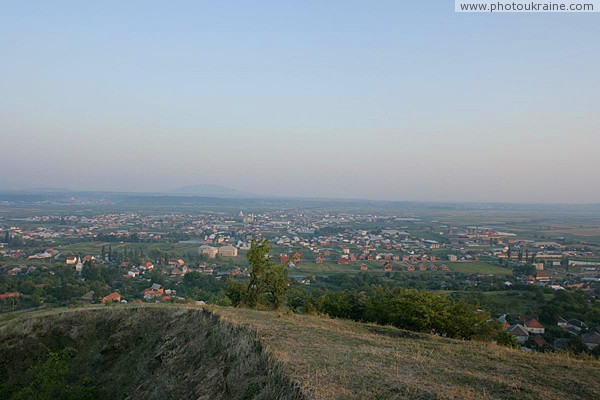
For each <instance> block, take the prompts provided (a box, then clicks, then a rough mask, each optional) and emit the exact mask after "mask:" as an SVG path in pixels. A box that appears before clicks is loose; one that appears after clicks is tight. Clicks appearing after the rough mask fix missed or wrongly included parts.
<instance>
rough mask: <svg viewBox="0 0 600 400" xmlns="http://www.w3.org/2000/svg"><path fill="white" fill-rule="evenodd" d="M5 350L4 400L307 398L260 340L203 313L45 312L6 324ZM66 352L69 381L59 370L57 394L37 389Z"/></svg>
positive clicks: (0, 394) (1, 361) (0, 380)
mask: <svg viewBox="0 0 600 400" xmlns="http://www.w3.org/2000/svg"><path fill="white" fill-rule="evenodd" d="M0 343H1V346H0V366H1V367H2V368H0V398H3V399H10V398H13V397H14V396H15V395H16V394H17V393H20V394H22V393H23V390H29V391H31V390H33V391H34V392H36V391H40V390H41V391H42V392H41V393H37V394H38V395H39V398H81V397H82V396H81V395H82V393H83V390H84V388H87V390H88V391H89V390H91V391H92V392H91V393H93V396H92V397H90V396H86V398H116V399H124V398H128V399H132V400H134V399H140V400H141V399H165V398H170V399H190V400H191V399H194V400H196V399H203V400H206V399H247V400H251V399H255V400H259V399H263V400H267V399H282V400H283V399H290V400H301V399H303V398H304V396H303V395H302V394H301V392H300V389H299V388H298V387H296V386H295V385H293V383H291V382H290V380H289V379H288V378H287V377H286V376H285V375H284V374H283V373H282V371H281V367H280V364H279V363H277V362H275V361H274V360H273V359H272V358H271V356H269V355H268V354H267V353H265V352H263V351H262V346H261V344H260V343H259V342H258V341H257V340H256V336H255V334H254V333H253V332H251V331H248V330H247V329H243V328H241V327H239V326H234V325H232V324H230V323H226V322H223V321H220V320H219V318H217V317H215V316H214V315H212V314H210V313H207V312H204V311H203V310H201V309H190V308H184V307H169V306H166V307H165V306H158V307H157V306H99V307H85V308H79V309H70V310H69V309H54V310H42V311H35V312H31V313H28V314H27V315H26V314H21V315H19V316H17V317H16V318H14V319H12V320H10V322H9V321H7V320H3V321H2V322H0ZM66 348H71V349H74V354H75V355H74V357H73V358H71V359H69V361H68V364H67V367H68V368H67V369H66V370H63V369H61V371H62V372H63V373H61V372H56V371H53V370H49V371H48V374H46V376H45V377H44V379H45V380H46V381H49V382H50V383H51V384H50V385H46V386H42V387H38V386H32V384H31V372H32V371H36V370H37V369H36V368H39V366H40V365H44V364H43V362H44V360H45V359H46V357H47V356H46V354H48V353H49V352H50V351H52V352H60V351H62V350H63V349H66ZM26 371H29V372H26ZM57 374H59V376H58V377H57ZM63 376H64V378H65V379H64V380H63V379H62V377H63ZM67 382H68V383H67ZM61 392H62V393H61ZM27 393H28V397H27V398H31V397H30V396H29V392H27ZM88 393H89V392H88ZM17 397H18V396H17ZM17 397H15V398H17ZM18 398H24V397H22V396H21V397H18Z"/></svg>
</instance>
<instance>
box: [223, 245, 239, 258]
mask: <svg viewBox="0 0 600 400" xmlns="http://www.w3.org/2000/svg"><path fill="white" fill-rule="evenodd" d="M237 255H238V250H237V249H236V248H235V247H234V246H232V245H227V246H221V247H219V256H221V257H237Z"/></svg>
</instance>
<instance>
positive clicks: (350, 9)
mask: <svg viewBox="0 0 600 400" xmlns="http://www.w3.org/2000/svg"><path fill="white" fill-rule="evenodd" d="M92 3H94V4H92ZM599 18H600V14H568V15H567V14H493V15H488V14H456V13H454V2H453V1H414V2H406V1H347V0H346V1H331V0H328V1H323V0H321V1H169V2H166V1H162V2H158V1H157V2H152V1H97V2H88V1H85V2H84V1H52V2H48V1H24V0H23V1H0V140H1V143H0V144H1V146H0V170H1V171H2V178H3V179H4V180H6V181H11V182H14V183H18V184H21V185H23V184H24V185H33V186H54V187H70V188H75V189H93V190H136V191H157V190H164V189H169V188H173V187H177V186H183V185H189V184H196V183H217V184H223V185H226V186H231V187H234V188H237V189H240V190H245V191H250V192H255V193H263V194H274V195H290V196H319V197H358V198H375V199H394V200H434V201H435V200H437V201H445V200H466V201H518V202H520V201H527V202H600V184H598V173H599V172H600V157H599V155H598V149H599V146H600V112H598V108H599V100H600V78H599V76H598V71H600V41H599V38H600V19H599Z"/></svg>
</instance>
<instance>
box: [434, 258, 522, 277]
mask: <svg viewBox="0 0 600 400" xmlns="http://www.w3.org/2000/svg"><path fill="white" fill-rule="evenodd" d="M444 264H446V265H447V266H448V267H450V271H454V272H462V273H465V274H475V273H480V274H484V275H489V274H493V275H510V274H511V273H512V271H511V270H510V269H507V268H501V267H499V266H497V265H494V264H490V263H486V262H483V261H473V262H446V263H444Z"/></svg>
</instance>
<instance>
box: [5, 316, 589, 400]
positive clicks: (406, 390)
mask: <svg viewBox="0 0 600 400" xmlns="http://www.w3.org/2000/svg"><path fill="white" fill-rule="evenodd" d="M190 308H191V309H192V310H188V311H189V312H185V310H184V309H190ZM194 308H195V307H193V306H187V307H186V306H169V305H158V306H155V305H143V306H132V305H129V306H115V307H102V306H100V307H86V308H83V309H74V310H66V311H65V309H62V310H59V309H53V310H42V311H36V312H31V313H29V315H25V314H21V315H19V316H18V317H16V318H13V319H12V320H10V322H9V321H8V320H4V322H0V336H2V335H4V336H5V335H6V329H7V327H10V329H11V330H13V332H15V327H22V328H19V329H21V331H20V332H16V334H22V335H23V336H27V337H29V338H31V331H32V330H35V329H36V328H35V327H36V326H41V327H47V326H48V325H47V321H53V323H52V324H51V326H50V328H38V329H51V330H53V333H52V334H53V335H54V334H56V332H58V331H60V329H63V330H65V332H69V331H70V330H71V327H70V324H77V323H79V322H78V321H82V320H86V319H89V318H90V312H91V310H97V311H96V312H99V313H106V317H102V318H97V322H96V323H95V324H92V325H91V327H92V328H94V329H96V328H97V327H100V328H102V327H103V325H102V324H98V321H102V320H105V321H109V322H110V321H112V322H111V324H110V326H107V328H111V327H112V328H120V330H118V329H117V330H116V331H115V332H112V333H111V332H109V333H107V332H104V331H103V330H100V331H98V333H97V334H98V335H99V336H101V335H104V336H106V337H107V338H108V339H107V340H108V341H107V342H106V343H107V345H109V349H117V350H118V349H121V348H122V346H123V343H125V344H127V343H129V341H126V342H123V335H125V337H126V338H127V337H131V334H129V335H127V332H129V330H130V329H139V328H140V326H142V327H143V326H145V325H144V324H142V325H140V322H139V321H147V322H148V323H150V322H151V323H152V326H153V328H152V329H150V331H155V330H159V331H161V332H163V334H162V335H163V336H160V338H161V341H164V342H163V343H164V344H162V345H161V344H160V342H159V343H157V344H155V346H157V347H156V348H153V349H146V351H142V352H141V353H139V354H138V353H135V354H138V355H137V356H139V357H143V355H144V354H156V353H157V352H159V354H164V355H165V356H163V358H161V363H163V362H164V363H166V364H164V367H163V366H162V365H161V367H160V368H158V370H157V371H162V370H165V369H167V370H170V371H171V372H172V373H174V374H177V375H181V374H182V372H181V370H180V369H181V368H182V365H183V366H185V364H181V363H174V362H172V361H167V360H169V357H174V356H177V357H185V358H184V360H189V362H192V363H194V362H196V361H197V360H198V357H199V356H200V354H196V353H198V352H208V354H210V352H211V351H213V352H214V351H217V353H215V354H216V355H218V354H223V357H224V359H226V360H235V362H237V363H238V364H235V367H236V368H237V370H236V371H238V372H237V374H240V375H241V376H243V375H244V373H243V371H245V367H244V365H246V366H247V367H248V368H252V364H251V363H244V362H241V364H240V363H239V362H240V361H239V360H240V357H239V356H240V354H243V355H244V356H245V357H250V359H249V362H250V360H267V359H272V360H273V362H274V363H275V364H269V365H277V366H278V367H277V370H279V369H280V370H281V371H282V373H283V374H285V375H286V376H287V377H288V379H290V380H291V381H292V382H294V383H295V384H296V385H299V386H301V388H302V392H303V393H305V395H306V397H308V398H316V399H322V400H329V399H348V400H352V399H514V398H519V399H536V400H538V399H549V400H554V399H556V400H558V399H560V400H563V399H598V398H599V396H598V393H600V362H599V361H597V360H592V359H585V360H583V359H575V358H572V357H570V356H568V355H567V354H565V353H554V354H541V353H525V352H522V351H520V350H515V349H508V348H505V347H500V346H497V345H494V344H490V343H481V342H468V341H459V340H453V339H446V338H440V337H435V336H431V335H426V334H417V333H412V332H407V331H403V330H400V329H396V328H392V327H385V326H377V325H372V324H363V323H357V322H352V321H347V320H339V319H329V318H326V317H319V316H300V315H294V314H288V313H281V312H265V311H256V310H247V309H236V308H222V307H215V308H211V311H212V312H213V313H214V314H216V315H218V316H220V317H221V320H222V321H224V322H225V324H224V326H226V327H227V326H232V327H237V328H243V329H242V330H243V331H245V332H248V331H253V332H254V334H250V335H249V336H248V335H247V334H241V335H240V334H238V333H235V332H237V331H236V330H235V329H232V328H228V329H224V328H212V327H207V325H206V324H205V323H203V322H201V320H203V319H204V318H206V316H203V315H204V314H202V313H199V312H198V311H197V310H194ZM120 313H121V314H120ZM169 313H171V314H169ZM119 315H123V316H121V317H120V316H119ZM132 315H137V319H133V320H132V319H131V316H132ZM42 317H44V318H42ZM138 320H139V321H138ZM36 321H37V322H36ZM136 321H138V322H136ZM157 324H158V325H157ZM163 324H168V329H167V330H165V329H164V325H163ZM221 324H222V323H221ZM19 329H17V331H18V330H19ZM207 329H208V332H210V334H209V335H208V336H207V334H208V332H207ZM150 331H149V332H150ZM81 332H85V331H84V330H82V331H81ZM102 332H104V333H102ZM240 332H241V331H240ZM115 335H116V336H115ZM212 335H223V336H224V340H225V342H224V343H221V342H220V341H218V342H215V343H213V345H212V346H211V347H210V348H206V345H204V344H202V340H205V339H202V338H211V337H212V338H213V339H211V340H214V336H212ZM18 337H20V336H18ZM183 338H185V341H182V340H183ZM236 338H238V339H236ZM245 338H255V339H256V340H258V342H259V343H260V346H258V347H256V346H255V345H254V344H253V341H252V340H254V339H252V340H250V339H245ZM12 340H16V339H15V338H14V336H13V339H12ZM28 340H29V342H28V343H31V339H28ZM111 340H117V342H116V345H111ZM199 340H200V341H199ZM238 340H242V343H246V344H242V343H238ZM186 341H187V342H186ZM134 342H135V341H134ZM1 343H7V342H6V341H2V342H1ZM186 343H189V344H188V345H186ZM215 346H216V347H215ZM125 348H127V346H125ZM248 349H260V351H261V352H264V353H265V354H266V357H267V358H264V359H263V358H260V357H258V356H257V355H255V354H256V353H253V352H249V351H248ZM141 350H143V349H141ZM141 350H140V351H141ZM118 351H121V350H118ZM165 351H167V353H164V352H165ZM225 352H226V354H227V355H225ZM238 353H239V354H238ZM203 354H204V353H203ZM137 356H136V357H137ZM257 357H258V358H257ZM129 359H131V358H128V360H129ZM200 359H202V358H201V357H200ZM218 359H223V358H219V357H218V356H217V357H216V358H215V357H209V358H208V361H207V362H212V364H211V368H212V369H215V370H217V371H221V370H220V369H219V368H220V367H219V366H218V365H217V364H218V363H217V364H215V363H214V361H215V360H218ZM151 360H153V361H152V362H156V360H155V359H154V358H152V357H151ZM194 360H196V361H194ZM264 363H265V361H260V362H259V365H265V364H264ZM135 367H136V368H138V369H140V368H141V369H140V371H141V370H143V366H139V365H135ZM194 370H195V371H197V372H198V373H199V374H200V376H203V375H202V374H204V373H205V372H204V371H205V370H204V369H203V365H202V364H201V363H200V364H198V365H195V364H194ZM226 370H227V369H226ZM186 371H188V370H186ZM120 372H123V371H120ZM190 374H191V375H190ZM184 376H187V377H189V376H192V377H196V378H198V374H194V373H193V372H191V371H188V372H185V374H184ZM153 378H158V379H172V377H169V376H153ZM234 378H235V377H234V376H232V375H230V376H229V377H228V379H229V382H231V384H233V383H234V382H235V379H234ZM281 379H282V378H281ZM269 381H270V380H269ZM176 382H177V380H173V381H171V382H170V383H169V385H170V387H171V390H172V389H173V386H172V385H174V384H176ZM278 382H285V379H284V380H283V381H281V380H278ZM207 384H210V380H209V381H208V382H207ZM161 387H162V385H161ZM277 387H281V386H277ZM291 387H292V386H290V388H291ZM211 388H212V389H213V390H214V387H212V386H211ZM246 390H247V389H246ZM196 394H198V393H196ZM201 398H203V397H201ZM215 398H232V397H227V396H223V394H221V397H219V396H218V395H216V397H215ZM273 398H277V397H273Z"/></svg>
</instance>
